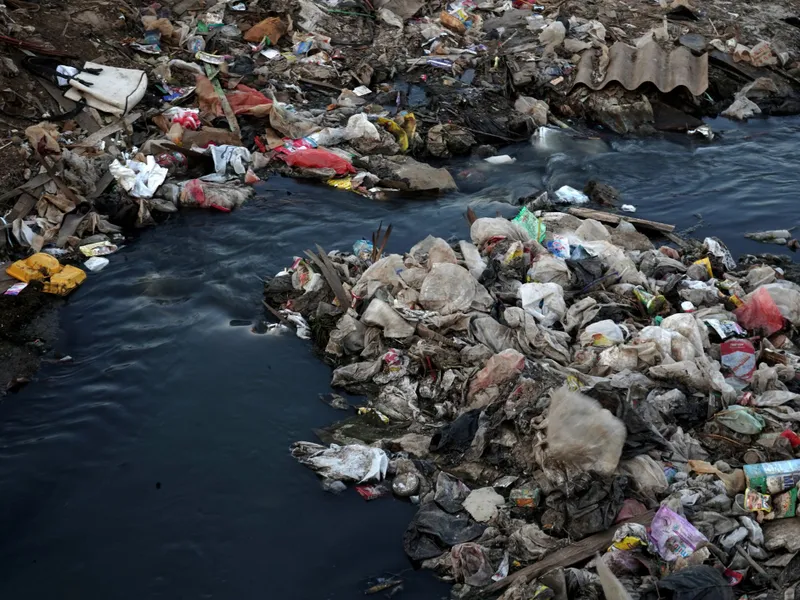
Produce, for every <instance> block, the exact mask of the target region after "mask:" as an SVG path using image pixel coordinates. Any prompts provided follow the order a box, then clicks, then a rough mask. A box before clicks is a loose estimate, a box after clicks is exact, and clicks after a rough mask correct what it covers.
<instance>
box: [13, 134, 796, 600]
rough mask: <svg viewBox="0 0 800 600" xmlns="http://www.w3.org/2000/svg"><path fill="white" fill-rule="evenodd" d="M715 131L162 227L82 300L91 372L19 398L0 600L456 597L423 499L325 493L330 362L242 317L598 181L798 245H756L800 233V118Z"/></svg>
mask: <svg viewBox="0 0 800 600" xmlns="http://www.w3.org/2000/svg"><path fill="white" fill-rule="evenodd" d="M712 126H713V127H714V128H715V129H717V130H718V131H717V133H718V134H721V135H719V137H718V139H717V140H715V141H714V142H713V143H711V144H709V143H706V142H703V141H700V140H698V139H690V138H687V137H685V136H679V137H675V138H670V139H661V140H636V141H633V140H619V139H609V140H605V141H604V142H584V143H579V144H575V143H571V142H562V141H556V142H553V143H552V144H551V145H550V148H549V149H541V148H540V149H537V148H534V147H532V146H527V145H526V146H517V147H513V148H510V149H508V151H509V153H510V154H512V155H514V156H515V157H516V158H517V162H516V163H515V164H513V165H507V166H488V165H484V164H480V163H477V164H467V163H460V164H457V165H456V166H455V167H454V168H453V171H454V172H460V171H465V170H467V171H469V172H470V174H471V175H470V177H469V181H471V182H472V183H471V184H470V186H471V188H470V189H471V190H472V191H470V192H469V193H464V192H461V193H457V194H451V195H448V196H445V197H442V198H439V199H435V200H431V199H427V200H422V201H419V200H418V201H413V200H408V199H401V200H392V201H388V202H380V201H372V200H368V199H366V198H362V197H360V196H357V195H354V194H351V193H347V192H340V191H337V190H334V189H332V188H328V187H325V186H323V185H312V184H306V183H300V182H297V181H293V180H289V179H283V178H273V179H270V180H269V181H266V182H263V183H261V184H258V190H259V194H258V197H257V198H255V199H254V200H252V201H250V202H249V203H247V204H246V205H245V206H244V207H243V208H241V209H240V210H238V211H236V212H234V213H231V214H221V213H216V212H214V213H212V212H202V211H195V212H192V211H183V212H182V213H181V214H180V216H179V217H177V218H175V219H173V220H172V221H169V222H167V223H166V224H163V225H161V226H159V227H157V228H154V229H152V230H148V231H146V232H144V233H143V234H142V235H141V236H140V237H139V239H138V240H137V241H136V242H135V243H133V244H131V245H130V246H128V247H126V248H125V249H123V250H122V251H120V252H118V253H117V254H115V255H113V256H111V257H110V258H111V264H110V265H109V266H108V267H107V268H106V269H105V270H104V271H102V272H100V273H96V274H91V275H90V277H89V279H88V280H87V282H86V283H85V284H84V285H83V286H82V287H81V288H80V289H79V290H78V291H76V292H75V293H74V294H73V295H72V296H71V297H70V298H69V301H68V303H67V306H66V308H65V309H64V310H63V311H62V315H61V337H60V341H59V350H60V351H62V352H64V353H66V354H69V355H71V356H72V357H73V358H74V362H72V363H65V364H57V365H53V364H51V365H45V366H44V367H43V369H42V370H41V372H40V373H39V375H38V378H37V380H36V381H35V382H33V383H32V384H30V385H28V386H27V387H26V388H24V389H23V390H22V391H21V392H20V393H18V394H15V395H12V396H7V397H6V398H5V399H4V400H3V401H2V403H0V531H1V532H2V535H0V597H3V598H9V599H12V598H13V599H15V600H22V599H29V598H36V599H38V598H54V597H58V598H65V599H72V598H75V599H81V600H87V599H90V598H91V599H93V598H115V599H119V600H124V599H131V600H141V599H143V598H169V599H174V598H187V599H190V598H191V599H195V598H224V599H227V598H240V599H241V598H292V599H299V600H305V599H308V600H319V599H350V598H358V597H362V596H363V589H364V586H363V580H364V579H365V578H366V577H368V576H374V575H380V574H389V573H401V572H403V577H404V578H405V579H406V584H405V590H404V591H403V593H402V595H401V596H400V597H404V598H413V599H414V600H427V599H435V598H442V597H447V595H448V587H447V586H446V585H444V584H442V583H440V582H438V581H436V580H435V579H434V578H433V577H432V576H431V575H430V574H428V573H414V572H410V571H407V569H408V568H409V565H408V562H407V561H406V559H405V556H404V554H403V550H402V545H401V536H402V533H403V530H404V529H405V527H406V525H407V523H408V521H409V519H410V518H411V516H412V515H413V513H414V511H415V508H414V507H413V506H411V505H410V504H408V503H405V502H401V501H399V500H395V499H392V498H383V499H379V500H376V501H373V502H365V501H364V500H362V499H361V498H360V497H359V496H358V494H357V493H356V492H355V491H354V490H352V489H349V490H347V491H346V492H345V493H343V494H341V495H339V496H334V495H331V494H328V493H325V492H323V491H322V490H321V489H320V486H319V482H318V480H317V478H316V476H315V475H314V474H313V473H312V472H311V471H309V470H308V469H306V468H304V467H301V466H299V465H298V464H297V463H296V462H295V461H294V459H293V458H292V457H291V456H290V455H289V452H288V448H289V445H290V444H291V443H292V442H293V441H295V440H301V439H305V440H314V439H315V438H314V435H313V433H312V429H313V428H315V427H320V426H323V425H326V424H329V423H330V422H332V421H334V420H336V419H339V418H341V417H342V413H341V412H339V411H336V410H334V409H332V408H330V407H328V406H326V405H325V404H323V403H322V402H320V400H319V399H318V395H319V394H320V393H326V392H329V391H330V387H329V381H330V370H329V368H328V367H327V366H325V365H324V364H322V363H321V362H320V361H319V360H317V359H316V358H315V357H314V356H313V355H312V354H311V349H310V346H309V343H307V342H303V341H302V340H299V339H298V338H296V337H294V336H292V335H256V334H253V333H251V331H250V328H249V327H237V326H232V325H231V321H235V320H239V319H243V320H248V321H251V320H252V321H254V320H256V319H259V318H262V315H263V311H262V308H261V289H262V287H261V283H260V280H259V277H260V276H264V275H267V274H274V273H275V272H277V271H279V270H280V269H281V268H283V267H284V266H286V265H288V264H289V263H290V262H291V260H292V256H294V255H297V254H301V253H302V250H303V249H305V248H309V247H313V244H315V243H319V244H321V245H322V246H323V247H324V248H326V249H327V250H330V249H334V248H340V249H347V248H349V247H350V246H351V245H352V243H353V241H355V240H357V239H359V238H361V237H368V236H369V234H370V232H371V231H372V230H373V229H375V228H376V227H377V225H378V223H379V222H380V221H383V223H384V225H385V224H388V223H391V224H392V225H393V226H394V233H393V234H392V237H391V240H390V243H389V250H390V251H395V252H402V251H404V250H407V249H408V248H409V247H410V246H411V245H412V244H413V243H415V242H416V241H418V240H420V239H421V238H423V237H424V236H426V235H427V234H429V233H431V234H434V235H438V236H441V237H445V238H448V237H450V236H459V237H460V238H467V237H468V235H469V234H468V229H467V224H466V221H465V219H464V216H463V214H464V212H465V210H466V208H467V207H468V206H471V207H472V208H473V209H474V210H475V211H476V213H477V214H478V215H485V216H492V215H494V214H496V213H497V212H499V213H501V214H503V215H506V216H511V215H513V214H514V213H515V212H516V211H517V210H518V209H519V207H518V206H513V205H512V204H511V202H512V201H514V200H515V199H517V198H518V197H520V196H524V195H528V194H531V193H533V191H534V190H536V189H541V188H544V187H547V188H550V189H555V188H557V187H560V186H561V185H564V184H569V185H572V186H574V187H578V188H580V187H582V186H583V184H584V183H585V182H586V181H587V180H588V179H592V178H594V179H598V180H600V181H604V182H606V183H610V184H612V185H614V186H616V187H617V188H618V189H619V190H620V191H621V192H622V194H623V201H624V202H626V203H630V204H633V205H635V206H636V207H637V208H638V212H637V214H636V216H641V217H644V218H649V219H654V220H659V221H665V222H671V223H675V224H676V225H677V226H678V228H679V229H683V228H688V227H691V226H694V225H697V224H698V223H700V224H701V227H700V228H699V229H698V230H697V231H696V232H695V234H694V235H696V236H699V237H703V236H706V235H717V236H719V237H720V238H722V239H723V240H725V241H726V243H727V244H728V246H729V247H730V248H731V250H732V251H733V252H734V254H740V253H742V252H748V253H754V252H765V251H772V252H786V251H785V249H783V248H780V247H778V246H764V245H760V244H757V243H755V242H751V241H749V240H746V239H744V238H743V234H744V233H745V232H746V231H752V230H759V229H778V228H786V227H791V226H794V225H796V224H797V223H798V217H800V203H798V202H797V193H798V175H797V174H798V173H799V172H800V152H798V142H797V140H798V135H797V134H798V132H799V131H800V120H797V119H785V120H782V119H774V120H765V121H755V122H751V123H750V124H747V125H743V126H737V125H734V124H732V123H730V122H728V121H717V122H713V123H712ZM479 188H480V189H479Z"/></svg>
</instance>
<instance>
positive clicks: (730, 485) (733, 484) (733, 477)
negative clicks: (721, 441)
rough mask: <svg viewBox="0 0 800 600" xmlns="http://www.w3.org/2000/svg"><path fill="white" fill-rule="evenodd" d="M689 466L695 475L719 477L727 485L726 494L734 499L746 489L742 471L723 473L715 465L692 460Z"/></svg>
mask: <svg viewBox="0 0 800 600" xmlns="http://www.w3.org/2000/svg"><path fill="white" fill-rule="evenodd" d="M688 464H689V469H690V470H692V471H694V472H695V473H703V474H708V473H711V474H713V475H716V476H717V477H719V478H720V480H721V481H722V483H724V484H725V492H726V493H727V494H728V496H730V497H734V496H735V495H736V494H738V493H740V492H743V491H744V489H745V486H746V482H745V477H744V471H743V470H742V469H735V470H734V471H733V473H723V472H722V471H720V470H719V469H718V468H716V467H715V466H714V465H712V464H711V463H709V462H706V461H704V460H690V461H689V463H688Z"/></svg>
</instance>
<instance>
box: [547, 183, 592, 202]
mask: <svg viewBox="0 0 800 600" xmlns="http://www.w3.org/2000/svg"><path fill="white" fill-rule="evenodd" d="M554 197H555V200H556V202H560V203H561V204H572V205H576V204H587V203H588V202H589V196H587V195H586V194H584V193H583V192H580V191H578V190H576V189H575V188H573V187H570V186H568V185H562V186H561V187H560V188H558V189H557V190H556V191H555V194H554Z"/></svg>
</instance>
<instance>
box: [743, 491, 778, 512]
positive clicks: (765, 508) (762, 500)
mask: <svg viewBox="0 0 800 600" xmlns="http://www.w3.org/2000/svg"><path fill="white" fill-rule="evenodd" d="M744 508H745V510H749V511H750V512H770V511H771V510H772V502H771V500H770V497H769V494H762V493H760V492H759V491H758V490H754V489H751V488H747V489H746V490H745V491H744Z"/></svg>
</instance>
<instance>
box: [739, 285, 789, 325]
mask: <svg viewBox="0 0 800 600" xmlns="http://www.w3.org/2000/svg"><path fill="white" fill-rule="evenodd" d="M733 314H735V315H736V320H737V321H739V324H740V325H741V326H742V327H744V328H745V329H747V330H748V331H750V332H751V333H754V334H758V335H763V336H764V337H766V336H769V335H772V334H773V333H775V332H776V331H780V330H781V329H783V315H781V311H780V309H779V308H778V305H777V304H775V301H774V300H773V299H772V296H770V295H769V291H768V290H767V288H765V287H760V288H758V289H757V290H756V291H755V292H753V295H752V296H750V299H749V300H748V301H747V304H745V305H744V306H740V307H739V308H737V309H736V310H735V311H733Z"/></svg>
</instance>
